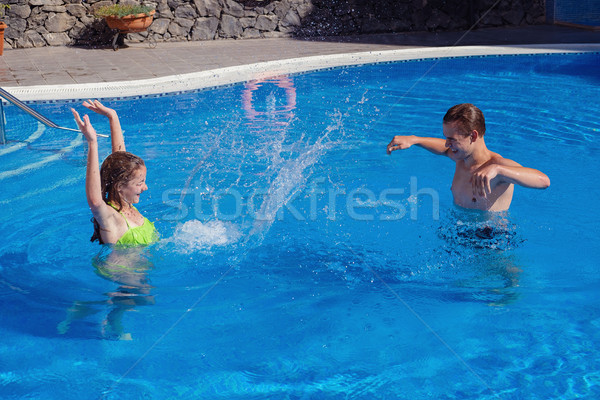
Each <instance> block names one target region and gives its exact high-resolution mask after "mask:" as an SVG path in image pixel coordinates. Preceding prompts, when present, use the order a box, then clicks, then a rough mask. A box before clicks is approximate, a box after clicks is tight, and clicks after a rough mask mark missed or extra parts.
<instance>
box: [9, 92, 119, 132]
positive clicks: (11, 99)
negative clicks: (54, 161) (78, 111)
mask: <svg viewBox="0 0 600 400" xmlns="http://www.w3.org/2000/svg"><path fill="white" fill-rule="evenodd" d="M0 97H2V98H4V99H5V100H6V101H8V102H9V103H12V104H14V105H15V106H17V107H19V108H20V109H21V110H23V111H25V112H26V113H27V114H29V115H31V116H32V117H33V118H35V119H37V120H38V121H40V122H41V123H42V124H44V125H46V126H49V127H50V128H56V129H62V130H65V131H71V132H79V133H81V131H80V130H79V129H72V128H65V127H63V126H59V125H57V124H55V123H54V122H52V121H50V120H49V119H48V118H46V117H44V116H43V115H42V114H40V113H38V112H37V111H35V110H33V109H32V108H31V107H29V106H28V105H27V104H25V103H23V102H22V101H21V100H19V99H17V98H16V97H15V96H13V95H12V94H10V93H8V92H7V91H6V90H4V89H2V88H1V87H0ZM97 135H98V136H102V137H108V135H103V134H100V133H98V134H97Z"/></svg>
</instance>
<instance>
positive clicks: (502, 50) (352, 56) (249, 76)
mask: <svg viewBox="0 0 600 400" xmlns="http://www.w3.org/2000/svg"><path fill="white" fill-rule="evenodd" d="M597 51H600V44H597V43H571V44H528V45H494V46H450V47H425V48H424V47H418V48H408V49H393V50H378V51H366V52H354V53H338V54H330V55H318V56H308V57H299V58H290V59H283V60H275V61H266V62H259V63H253V64H244V65H237V66H233V67H224V68H217V69H211V70H205V71H200V72H192V73H187V74H175V75H168V76H163V77H157V78H150V79H142V80H135V81H112V82H95V83H82V84H61V85H34V86H17V87H5V88H4V89H5V90H7V91H8V92H9V93H11V94H12V95H13V96H15V97H17V98H18V99H20V100H22V101H52V100H57V101H58V100H70V99H86V98H115V97H118V98H125V97H134V96H145V95H158V94H164V93H178V92H187V91H193V90H199V89H205V88H210V87H216V86H223V85H229V84H234V83H239V82H246V81H249V80H255V79H264V78H268V77H273V76H277V75H282V74H293V73H302V72H309V71H318V70H323V69H328V68H336V67H343V66H356V65H364V64H374V63H381V62H394V61H407V60H418V59H432V58H451V57H468V56H493V55H525V54H551V53H579V52H597Z"/></svg>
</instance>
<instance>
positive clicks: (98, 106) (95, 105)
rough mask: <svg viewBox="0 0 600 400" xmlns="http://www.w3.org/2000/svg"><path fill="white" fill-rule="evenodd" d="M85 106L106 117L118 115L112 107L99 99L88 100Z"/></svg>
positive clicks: (84, 103)
mask: <svg viewBox="0 0 600 400" xmlns="http://www.w3.org/2000/svg"><path fill="white" fill-rule="evenodd" d="M83 106H84V107H85V108H87V109H89V110H92V111H93V112H95V113H96V114H100V115H104V116H105V117H109V118H110V117H112V116H115V115H117V112H116V111H115V110H113V109H112V108H108V107H106V106H105V105H104V104H102V103H100V102H99V101H98V100H86V101H84V102H83Z"/></svg>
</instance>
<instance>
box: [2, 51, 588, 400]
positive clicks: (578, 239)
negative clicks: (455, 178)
mask: <svg viewBox="0 0 600 400" xmlns="http://www.w3.org/2000/svg"><path fill="white" fill-rule="evenodd" d="M599 61H600V55H599V54H569V55H538V56H503V57H476V58H458V59H434V60H426V61H411V62H400V63H391V64H379V65H368V66H361V67H352V68H341V69H333V70H328V71H321V72H313V73H307V74H300V75H292V76H282V77H278V78H274V79H268V80H265V81H257V82H248V83H241V84H237V85H233V86H229V87H222V88H215V89H211V90H204V91H199V92H195V93H185V94H178V95H165V96H163V97H145V98H137V99H106V100H105V103H107V104H108V105H109V106H111V107H114V108H115V109H117V110H118V112H119V114H120V116H121V122H122V125H123V127H124V129H125V135H126V143H127V149H128V150H129V151H132V152H134V153H135V154H138V155H139V156H141V157H142V158H143V159H144V160H145V161H146V165H147V167H148V177H147V183H148V186H149V190H148V191H147V192H146V193H145V194H144V195H142V201H141V202H140V204H139V205H138V206H139V207H138V208H139V209H140V210H141V211H142V212H143V213H144V215H145V216H147V217H148V218H149V219H150V220H152V221H154V222H155V224H156V226H157V228H158V230H159V231H160V234H161V237H162V240H161V241H160V242H159V243H157V244H156V245H153V246H150V247H148V248H146V249H143V250H139V251H133V252H131V251H130V252H116V253H111V251H110V250H111V249H102V250H101V247H100V246H99V245H98V244H97V243H90V242H89V238H90V236H91V233H92V224H91V223H90V222H89V219H90V217H91V214H90V212H89V209H88V207H87V204H86V200H85V191H84V176H85V163H86V161H85V160H86V146H85V143H84V142H83V141H82V139H81V137H80V136H78V135H76V134H72V133H69V132H64V131H58V130H52V129H44V128H43V127H41V126H38V125H37V124H36V123H35V122H34V121H32V120H31V118H29V117H27V116H26V115H24V114H23V113H22V112H20V111H19V110H17V109H15V108H14V107H5V112H6V118H7V120H8V126H7V130H8V131H7V136H8V139H9V143H8V144H7V145H5V146H2V147H0V160H1V163H0V188H1V190H0V205H1V207H2V210H3V212H2V213H1V214H0V232H1V233H2V241H0V333H1V336H2V341H1V342H0V397H1V398H6V399H13V398H14V399H17V398H39V399H62V400H65V399H88V398H89V399H97V398H105V399H123V398H127V399H137V398H144V399H148V398H154V399H165V398H206V399H218V398H223V399H273V398H279V399H313V398H314V399H317V398H324V399H347V398H350V399H416V398H435V399H442V398H446V399H487V398H489V399H491V398H506V399H541V398H576V397H582V398H595V397H598V396H599V395H600V387H599V385H600V357H599V355H598V352H597V351H596V348H597V343H599V341H600V310H599V307H598V304H597V293H598V289H599V280H600V278H599V276H600V274H599V273H598V272H599V261H600V257H599V246H598V237H599V232H598V230H599V228H598V227H599V226H600V217H599V216H598V213H597V211H596V208H597V207H596V206H597V201H598V198H600V189H598V185H597V181H598V180H597V177H596V174H597V171H598V170H600V161H599V160H600V140H599V138H598V134H599V129H600V110H599V109H598V98H600V90H599V89H598V87H599V85H600V69H599V68H598V66H599ZM462 102H472V103H474V104H476V105H477V106H479V107H480V108H481V109H482V110H483V112H484V113H485V115H486V119H487V126H488V128H487V134H486V142H487V144H488V146H489V147H490V148H491V149H493V150H494V151H497V152H499V153H501V154H502V155H504V156H505V157H508V158H512V159H514V160H516V161H518V162H520V163H522V164H523V165H526V166H530V167H533V168H537V169H540V170H542V171H544V172H545V173H546V174H547V175H548V176H549V177H550V178H551V180H552V185H551V187H550V188H549V189H547V190H545V191H537V190H531V189H523V188H517V189H516V190H515V196H514V200H513V205H512V207H511V210H510V212H508V213H502V214H500V215H488V214H485V213H478V212H469V211H465V210H460V209H458V208H457V207H456V206H454V205H453V203H452V197H451V193H450V182H451V179H452V174H453V167H454V166H453V163H452V162H451V161H450V160H448V159H445V158H443V157H435V156H434V155H432V154H429V153H427V152H426V151H424V150H422V149H418V148H414V149H410V150H407V151H403V152H395V153H394V154H392V155H391V156H387V155H386V154H385V146H386V145H387V143H388V142H389V141H390V139H391V138H392V136H393V135H395V134H416V135H430V136H438V137H441V119H442V116H443V115H444V113H445V111H446V110H447V109H448V108H449V107H450V106H452V105H454V104H457V103H462ZM79 103H80V101H76V102H69V103H67V102H58V103H54V104H34V108H36V109H37V110H38V111H40V112H42V113H43V114H46V115H49V116H51V117H52V119H53V120H55V122H57V123H59V124H61V125H66V126H74V123H73V121H72V120H71V117H70V113H69V108H70V107H73V106H75V107H77V108H78V110H79V111H80V112H81V111H84V109H83V108H82V107H81V106H80V105H79ZM91 118H92V121H93V122H94V124H95V126H96V128H97V130H98V131H99V132H103V133H108V129H109V128H108V124H107V123H106V121H104V120H102V118H101V117H99V116H96V115H92V116H91ZM25 140H26V142H24V141H25ZM109 151H110V145H109V141H108V139H100V153H101V158H104V157H105V156H106V155H107V154H108V153H109ZM111 257H113V259H112V261H115V260H116V261H115V262H114V263H113V264H116V265H121V264H123V263H125V264H128V265H129V266H130V267H131V269H130V270H129V272H123V271H121V272H119V271H117V270H116V269H118V267H115V268H116V269H115V268H112V267H110V265H113V264H110V261H111ZM103 263H105V264H103ZM106 263H108V264H106ZM102 265H104V267H102ZM107 265H108V267H107ZM123 287H128V288H129V289H128V290H124V289H123ZM119 338H121V339H131V340H117V339H119Z"/></svg>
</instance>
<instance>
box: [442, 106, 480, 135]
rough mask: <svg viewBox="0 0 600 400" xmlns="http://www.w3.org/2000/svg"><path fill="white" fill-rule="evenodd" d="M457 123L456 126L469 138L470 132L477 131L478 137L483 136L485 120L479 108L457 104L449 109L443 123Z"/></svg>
mask: <svg viewBox="0 0 600 400" xmlns="http://www.w3.org/2000/svg"><path fill="white" fill-rule="evenodd" d="M451 122H457V123H458V126H460V128H462V129H463V130H464V131H465V132H464V135H465V136H469V135H470V134H471V132H472V131H474V130H475V131H477V132H478V133H479V135H480V136H483V135H485V118H484V117H483V113H482V112H481V110H480V109H479V108H477V107H476V106H474V105H473V104H471V103H462V104H457V105H455V106H454V107H451V108H450V109H449V110H448V111H447V112H446V115H444V123H445V124H449V123H451Z"/></svg>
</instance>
